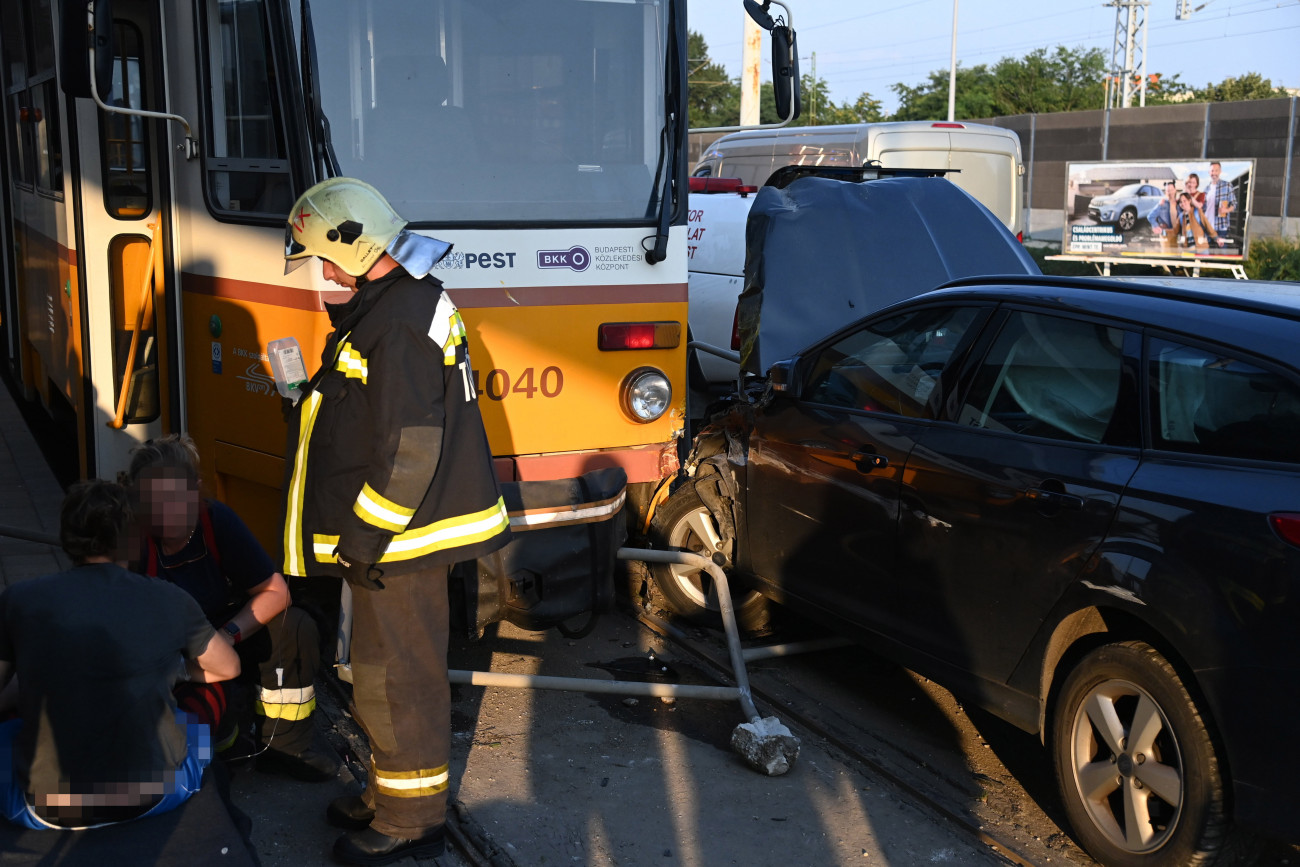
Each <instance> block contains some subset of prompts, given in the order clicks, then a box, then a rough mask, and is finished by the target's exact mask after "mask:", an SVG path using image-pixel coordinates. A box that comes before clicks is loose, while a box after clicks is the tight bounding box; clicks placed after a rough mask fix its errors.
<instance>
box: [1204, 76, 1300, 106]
mask: <svg viewBox="0 0 1300 867" xmlns="http://www.w3.org/2000/svg"><path fill="white" fill-rule="evenodd" d="M1193 93H1194V94H1195V95H1196V98H1195V101H1196V102H1236V101H1238V100H1243V99H1278V98H1279V97H1285V96H1288V94H1287V92H1286V91H1285V90H1284V89H1282V88H1281V87H1274V86H1273V82H1272V81H1271V80H1270V79H1267V78H1264V77H1263V76H1262V75H1260V74H1259V73H1258V72H1247V73H1246V74H1245V75H1243V76H1241V77H1240V78H1233V77H1231V76H1229V77H1228V78H1225V79H1223V81H1220V82H1219V83H1218V84H1207V85H1205V87H1198V88H1195V89H1194V90H1193Z"/></svg>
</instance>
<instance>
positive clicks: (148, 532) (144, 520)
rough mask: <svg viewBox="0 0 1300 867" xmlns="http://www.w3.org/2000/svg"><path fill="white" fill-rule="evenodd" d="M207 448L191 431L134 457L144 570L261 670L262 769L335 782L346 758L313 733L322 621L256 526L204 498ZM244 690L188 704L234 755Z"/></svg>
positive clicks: (201, 688)
mask: <svg viewBox="0 0 1300 867" xmlns="http://www.w3.org/2000/svg"><path fill="white" fill-rule="evenodd" d="M198 466H199V464H198V450H197V449H196V448H195V446H194V442H193V441H192V440H191V439H190V438H189V437H188V436H180V435H172V436H167V437H162V438H159V439H153V440H150V441H148V442H146V443H144V444H143V445H141V446H138V447H137V448H136V449H134V450H133V451H132V453H131V463H130V467H129V469H128V470H127V476H128V480H129V482H130V484H131V487H132V490H133V491H134V493H135V495H136V498H137V501H138V503H139V513H140V515H139V517H140V524H141V529H142V531H143V532H142V539H141V546H140V554H139V562H138V564H137V568H138V571H139V572H141V573H142V574H144V575H148V576H151V577H158V578H162V579H165V580H167V581H170V582H171V583H173V584H176V585H177V586H179V587H181V588H183V589H184V590H186V591H187V592H188V593H189V594H190V595H191V596H193V597H194V598H195V600H196V601H197V602H198V603H199V606H200V607H201V608H202V609H203V613H204V614H205V615H206V616H207V618H208V620H209V621H210V622H211V623H212V625H213V626H215V627H216V628H217V633H218V634H219V635H221V636H222V637H223V638H224V639H225V640H226V641H227V642H229V643H230V645H231V646H233V647H234V648H235V650H236V651H237V652H238V653H239V657H240V660H241V661H242V663H243V668H244V672H245V673H246V675H247V676H250V679H251V675H252V674H253V673H254V672H255V673H256V677H257V682H256V684H255V685H252V690H253V692H254V699H253V701H252V702H251V704H252V709H253V717H254V718H255V719H256V721H257V729H258V731H257V748H256V749H255V750H254V751H253V752H252V754H251V755H252V756H255V757H256V760H257V762H256V764H257V768H258V769H259V770H262V771H268V772H275V773H282V774H285V775H287V776H291V777H293V778H295V779H299V780H303V781H305V782H324V781H326V780H330V779H333V778H334V776H335V774H336V773H337V771H338V762H337V761H336V760H334V759H333V758H331V757H330V756H328V755H327V754H326V752H325V751H323V750H321V749H319V748H317V746H316V739H315V736H314V731H315V720H316V718H317V714H316V713H314V711H315V707H316V694H315V686H314V681H315V678H316V672H317V670H318V669H319V666H320V637H319V630H318V628H317V626H316V622H315V620H313V619H312V617H311V616H310V615H309V614H308V613H307V612H305V611H303V610H302V609H301V608H296V607H293V606H292V605H291V602H292V599H291V597H290V594H289V586H288V584H287V583H286V582H285V579H284V576H283V575H282V574H280V572H279V571H278V570H277V569H276V568H275V565H274V564H273V563H272V561H271V558H270V556H268V555H267V553H266V551H265V550H264V549H263V548H262V546H261V544H260V543H259V542H258V541H257V539H256V538H255V537H254V536H253V534H252V532H251V531H250V530H249V529H248V527H247V525H245V524H244V522H243V521H242V520H240V518H239V516H238V515H236V514H235V512H234V511H233V510H232V509H231V508H230V507H229V506H226V505H225V504H224V503H221V502H220V501H217V500H208V499H204V498H202V497H201V496H200V479H199V470H198ZM238 698H239V695H238V694H232V691H231V690H230V689H225V688H222V687H215V688H214V687H212V686H209V685H206V684H203V685H191V684H183V685H182V686H181V688H180V691H179V693H178V700H179V701H180V703H181V705H182V707H184V708H186V709H187V710H190V711H191V712H193V713H197V714H199V715H200V716H201V717H206V718H209V719H211V720H212V721H213V727H214V733H215V734H214V741H215V743H214V746H215V747H216V748H217V749H218V750H224V751H225V752H226V753H227V755H228V756H229V754H230V753H232V752H234V753H236V754H235V755H233V756H231V758H235V759H237V758H240V757H241V756H239V755H238V754H237V753H238V750H234V749H232V747H233V744H234V742H235V740H236V738H237V736H238V735H239V734H240V728H241V720H240V713H239V707H238V705H240V702H239V701H238V700H237V699H238Z"/></svg>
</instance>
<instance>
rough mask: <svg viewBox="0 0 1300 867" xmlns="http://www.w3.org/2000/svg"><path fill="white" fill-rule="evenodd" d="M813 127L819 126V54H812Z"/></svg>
mask: <svg viewBox="0 0 1300 867" xmlns="http://www.w3.org/2000/svg"><path fill="white" fill-rule="evenodd" d="M812 67H813V68H812V84H813V86H812V125H813V126H816V125H817V52H816V51H814V52H813V53H812Z"/></svg>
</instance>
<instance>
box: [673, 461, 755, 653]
mask: <svg viewBox="0 0 1300 867" xmlns="http://www.w3.org/2000/svg"><path fill="white" fill-rule="evenodd" d="M650 537H651V539H652V540H653V543H654V546H655V547H656V548H665V549H675V550H678V551H687V552H690V553H692V554H700V555H702V556H704V557H709V556H712V555H713V553H714V552H715V551H717V549H718V547H717V546H718V543H719V541H720V536H719V534H718V526H717V523H716V522H715V521H714V519H713V515H712V514H711V513H710V512H709V510H708V507H707V506H705V505H704V503H703V502H702V501H701V500H700V497H699V495H698V494H696V493H695V489H694V488H693V487H691V486H690V485H687V486H684V487H682V488H681V489H680V490H678V491H677V493H675V494H673V495H672V496H671V497H669V498H668V500H667V501H666V502H665V503H664V504H663V506H661V507H660V509H659V511H658V512H656V513H655V518H654V522H653V524H652V525H651V527H650ZM730 565H731V564H730V563H728V564H727V565H726V566H724V568H725V569H727V579H728V580H727V586H728V588H729V589H730V590H731V592H732V597H731V604H732V608H733V609H734V610H735V612H736V625H737V626H738V627H739V628H740V630H741V631H742V632H747V633H750V634H753V633H759V632H766V631H768V629H769V627H770V623H771V613H770V608H769V603H768V601H767V599H766V598H765V597H764V596H763V595H762V594H761V593H758V592H757V591H754V590H741V589H739V588H737V587H736V585H735V584H734V583H733V582H732V581H731V570H730ZM650 568H651V572H652V574H653V575H654V583H655V587H656V588H657V589H658V590H659V593H660V595H661V596H662V597H663V601H664V604H665V607H667V608H668V610H669V611H671V612H672V613H673V614H675V615H676V616H678V617H681V618H682V619H684V620H687V621H689V622H691V623H697V624H700V625H702V626H712V627H721V626H722V613H721V610H720V608H719V607H718V594H717V587H716V585H715V584H714V581H713V579H712V578H711V577H710V575H709V573H708V572H707V571H705V570H703V569H698V568H696V567H694V566H684V565H680V564H676V563H651V564H650Z"/></svg>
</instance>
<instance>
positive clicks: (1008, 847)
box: [636, 612, 1043, 867]
mask: <svg viewBox="0 0 1300 867" xmlns="http://www.w3.org/2000/svg"><path fill="white" fill-rule="evenodd" d="M636 620H637V621H638V622H639V623H640V624H641V625H642V626H643V627H644V628H646V629H648V630H650V631H651V632H653V633H654V634H655V635H658V636H659V637H660V638H661V639H663V640H665V641H667V642H669V643H670V644H671V645H672V646H673V647H674V648H676V649H678V650H680V651H682V652H684V653H686V654H688V655H689V656H690V657H691V658H692V659H694V660H696V661H697V662H699V663H702V664H703V666H704V667H705V669H706V670H707V671H708V672H709V674H710V675H712V676H713V677H715V678H716V679H718V680H719V681H720V682H722V683H726V684H728V685H730V682H731V680H732V673H731V667H730V665H729V664H728V662H727V659H726V654H725V652H723V651H721V650H717V649H716V648H713V647H711V646H710V645H709V643H708V642H706V641H704V640H701V639H695V638H692V637H691V636H689V635H687V634H686V633H685V632H683V631H682V630H680V629H678V628H677V627H675V626H673V625H672V624H671V623H668V622H667V621H665V620H662V619H660V618H658V617H655V616H654V615H652V614H649V613H646V612H640V613H639V614H638V615H637V616H636ZM750 692H751V694H752V696H753V698H754V700H755V702H759V703H761V704H763V705H765V706H766V707H767V708H769V709H771V710H773V711H775V712H776V715H777V716H779V717H780V718H781V721H782V722H784V723H786V724H787V725H789V724H791V723H793V724H794V725H796V726H798V727H799V728H801V729H803V730H804V731H806V732H807V733H809V734H811V735H812V736H814V737H816V738H819V739H821V740H823V741H825V742H826V743H828V744H830V745H831V746H833V747H834V748H835V749H836V750H838V751H840V752H841V753H843V754H845V755H846V756H848V757H849V758H850V759H851V760H852V761H854V762H855V763H858V764H860V765H861V766H863V767H865V768H866V769H868V770H870V771H871V772H872V773H873V774H875V775H877V776H879V777H881V778H882V779H884V780H885V781H887V782H888V783H889V784H890V785H892V786H894V787H895V788H897V789H899V790H901V791H902V792H904V793H906V794H907V795H908V796H910V797H912V798H913V799H915V800H916V802H917V803H918V804H919V805H921V806H922V807H924V808H925V809H928V810H930V811H931V812H933V813H934V814H935V815H936V816H938V817H940V818H942V819H943V820H944V821H946V822H948V823H950V824H952V825H954V826H956V827H957V828H959V829H960V830H961V832H962V833H963V834H964V835H965V836H967V837H969V838H971V839H973V840H975V841H977V842H978V843H980V844H982V845H984V846H986V847H988V848H989V849H991V850H993V851H994V852H996V853H997V854H998V855H999V856H1001V857H1002V858H1004V859H1006V860H1007V861H1008V862H1009V863H1011V864H1016V865H1018V867H1041V865H1042V864H1043V860H1040V859H1038V858H1036V857H1035V856H1034V855H1032V854H1031V853H1029V852H1026V851H1025V850H1024V848H1023V847H1022V846H1020V845H1019V844H1018V843H1016V842H1014V841H1011V840H1009V839H1007V838H1005V837H1004V836H1002V835H998V834H994V833H990V832H989V831H987V830H986V829H985V828H984V827H983V826H982V825H981V824H980V822H979V820H978V819H977V818H976V817H974V816H971V815H969V814H967V813H965V812H964V811H963V810H962V809H961V808H960V807H957V806H954V805H951V804H946V803H944V801H943V799H942V797H941V796H937V795H935V794H933V793H932V792H930V791H927V789H926V787H924V786H923V785H921V784H920V783H919V782H916V781H913V780H909V779H907V778H906V777H905V776H904V775H902V774H900V773H899V772H898V771H896V770H894V769H893V768H891V767H889V766H888V765H887V764H885V763H883V762H881V761H879V760H877V759H876V758H874V757H873V756H871V755H870V754H869V753H868V752H867V751H865V750H863V749H862V748H861V746H859V745H858V744H855V743H852V742H851V741H849V740H848V739H846V738H844V737H843V736H841V735H840V734H838V733H836V732H835V731H833V730H831V729H830V728H829V727H827V726H825V725H823V724H822V723H821V722H820V721H819V720H817V719H816V718H815V717H813V716H811V715H810V714H807V713H804V712H802V711H800V710H799V709H798V708H796V707H794V706H793V705H791V704H790V703H789V702H788V701H785V700H784V699H782V698H780V697H778V696H776V695H775V694H773V693H772V692H771V691H769V690H765V689H763V688H762V687H761V686H759V685H758V684H756V683H755V678H754V676H753V674H752V673H751V674H750ZM902 754H903V755H906V754H905V753H902ZM909 760H910V761H919V760H917V759H914V758H909Z"/></svg>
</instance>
